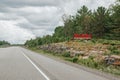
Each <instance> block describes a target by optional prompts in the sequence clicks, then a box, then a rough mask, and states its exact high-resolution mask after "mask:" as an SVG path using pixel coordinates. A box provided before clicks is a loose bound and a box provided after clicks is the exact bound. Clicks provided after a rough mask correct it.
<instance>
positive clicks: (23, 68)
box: [0, 47, 109, 80]
mask: <svg viewBox="0 0 120 80" xmlns="http://www.w3.org/2000/svg"><path fill="white" fill-rule="evenodd" d="M0 80H109V79H107V78H105V77H102V76H99V75H96V74H93V73H90V72H87V71H84V70H83V69H79V68H76V67H74V66H70V65H68V64H65V63H62V62H60V61H57V60H54V59H51V58H48V57H46V56H43V55H40V54H36V53H35V52H32V51H29V50H27V49H24V48H21V47H9V48H0Z"/></svg>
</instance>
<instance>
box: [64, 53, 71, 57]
mask: <svg viewBox="0 0 120 80" xmlns="http://www.w3.org/2000/svg"><path fill="white" fill-rule="evenodd" d="M62 56H63V57H70V53H69V52H66V53H63V54H62Z"/></svg>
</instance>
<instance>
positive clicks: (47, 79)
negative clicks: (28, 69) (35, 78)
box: [22, 52, 50, 80]
mask: <svg viewBox="0 0 120 80" xmlns="http://www.w3.org/2000/svg"><path fill="white" fill-rule="evenodd" d="M22 54H23V55H24V56H25V57H26V58H27V60H28V61H29V62H30V63H31V64H32V65H33V66H34V67H35V68H36V69H37V70H38V71H39V72H40V73H41V74H42V75H43V76H44V77H45V79H46V80H50V79H49V78H48V77H47V76H46V75H45V73H43V72H42V70H40V69H39V68H38V66H37V65H35V63H33V61H32V60H31V59H30V58H29V57H28V56H27V55H25V53H24V52H22Z"/></svg>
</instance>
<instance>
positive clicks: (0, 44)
mask: <svg viewBox="0 0 120 80" xmlns="http://www.w3.org/2000/svg"><path fill="white" fill-rule="evenodd" d="M2 45H10V43H9V42H7V41H0V46H2Z"/></svg>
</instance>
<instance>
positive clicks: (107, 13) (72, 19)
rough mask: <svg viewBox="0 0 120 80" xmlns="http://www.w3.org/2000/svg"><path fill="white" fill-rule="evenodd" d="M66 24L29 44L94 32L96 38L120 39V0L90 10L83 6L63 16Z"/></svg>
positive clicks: (44, 42)
mask: <svg viewBox="0 0 120 80" xmlns="http://www.w3.org/2000/svg"><path fill="white" fill-rule="evenodd" d="M63 22H64V26H58V27H56V28H55V30H54V34H53V35H52V36H51V35H46V36H44V37H38V38H36V39H33V40H29V41H27V42H26V43H25V44H26V45H29V46H36V45H43V44H49V43H56V42H62V41H66V40H69V39H72V37H73V34H74V33H78V34H86V33H87V34H92V35H93V37H94V38H105V39H117V40H120V0H117V2H116V3H115V4H113V5H112V6H110V8H109V9H106V8H105V7H98V8H97V9H96V10H94V11H92V10H89V9H88V8H87V7H86V6H85V5H84V6H82V7H81V8H80V9H79V10H78V11H77V13H76V14H75V15H74V16H71V15H64V16H63Z"/></svg>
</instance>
